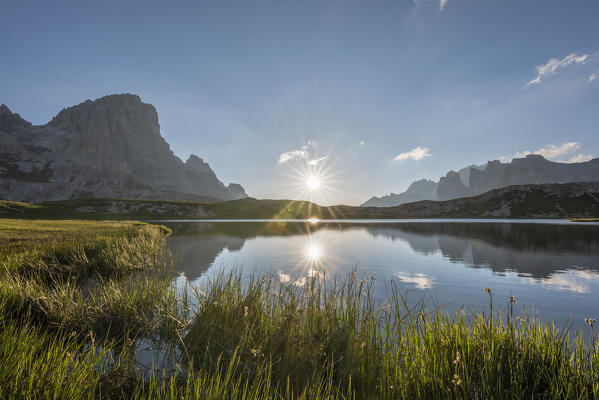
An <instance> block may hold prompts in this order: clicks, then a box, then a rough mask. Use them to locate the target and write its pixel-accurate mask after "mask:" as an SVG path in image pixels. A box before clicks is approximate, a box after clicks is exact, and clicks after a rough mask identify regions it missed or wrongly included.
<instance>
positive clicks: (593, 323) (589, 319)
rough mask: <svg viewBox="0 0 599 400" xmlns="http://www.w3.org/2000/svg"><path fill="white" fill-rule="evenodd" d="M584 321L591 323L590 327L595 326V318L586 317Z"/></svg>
mask: <svg viewBox="0 0 599 400" xmlns="http://www.w3.org/2000/svg"><path fill="white" fill-rule="evenodd" d="M584 322H586V323H587V324H588V325H589V327H590V328H591V329H593V326H594V325H595V318H591V317H589V318H585V319H584Z"/></svg>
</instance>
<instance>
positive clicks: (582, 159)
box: [566, 154, 594, 163]
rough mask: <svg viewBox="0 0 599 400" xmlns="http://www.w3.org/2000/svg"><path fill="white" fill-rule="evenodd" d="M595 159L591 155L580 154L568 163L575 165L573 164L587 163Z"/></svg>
mask: <svg viewBox="0 0 599 400" xmlns="http://www.w3.org/2000/svg"><path fill="white" fill-rule="evenodd" d="M593 158H594V157H593V156H592V155H590V154H578V155H575V156H574V157H572V158H570V159H569V160H568V161H566V162H567V163H573V162H587V161H591V160H592V159H593Z"/></svg>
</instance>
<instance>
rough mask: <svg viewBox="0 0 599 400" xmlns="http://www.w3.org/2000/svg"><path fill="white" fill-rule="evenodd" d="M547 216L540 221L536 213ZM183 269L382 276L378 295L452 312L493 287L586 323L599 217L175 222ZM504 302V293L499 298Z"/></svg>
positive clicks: (597, 271)
mask: <svg viewBox="0 0 599 400" xmlns="http://www.w3.org/2000/svg"><path fill="white" fill-rule="evenodd" d="M537 222H538V221H537ZM165 225H168V226H169V227H171V228H172V229H173V235H172V236H171V237H170V238H169V246H170V248H171V250H172V251H173V253H174V255H175V259H176V267H177V270H178V271H179V273H180V274H181V275H180V277H179V278H178V279H183V278H185V279H186V280H187V281H189V282H190V283H191V284H192V285H197V284H201V282H202V281H203V280H204V279H205V277H208V276H210V274H211V272H210V271H214V272H215V273H217V272H219V271H222V270H230V269H231V268H235V267H236V268H239V269H240V270H241V271H242V272H243V273H253V272H258V273H272V274H274V275H275V276H278V278H279V279H280V280H281V281H283V282H289V283H292V284H295V285H298V286H301V285H304V284H305V282H306V281H307V279H308V278H309V277H310V276H314V274H316V273H318V271H320V270H322V269H325V270H326V271H327V274H328V276H329V277H330V276H336V277H338V278H340V279H343V278H345V277H347V276H348V274H349V273H351V272H352V271H353V269H356V270H357V272H358V275H359V276H361V277H363V276H373V275H376V281H374V282H373V293H374V295H375V297H377V298H379V299H383V298H384V297H385V296H386V293H387V291H388V289H389V284H390V283H391V284H393V285H395V286H396V287H397V288H398V289H399V290H400V291H401V292H403V293H407V294H408V297H409V299H408V301H409V302H411V303H412V304H414V303H415V302H417V301H419V300H420V299H423V298H424V299H432V301H434V302H435V303H438V304H439V305H441V306H442V307H443V309H444V310H446V311H452V310H455V309H457V308H458V307H460V306H464V307H466V308H467V309H469V308H474V309H477V310H481V309H483V308H484V307H486V305H487V301H488V298H487V296H486V294H485V293H484V291H483V290H482V289H483V288H484V287H490V288H492V290H493V292H494V294H495V297H494V298H495V299H497V300H496V301H497V302H498V303H497V304H499V305H500V307H501V304H503V300H505V299H509V296H510V294H514V295H515V296H516V298H517V299H518V306H519V307H526V309H527V310H529V311H530V310H531V309H532V308H533V307H534V310H535V312H537V313H538V314H539V316H541V317H542V318H551V319H554V320H556V322H558V323H560V324H562V325H563V324H565V323H566V321H568V320H569V319H570V318H571V319H572V321H574V326H575V327H577V328H583V327H584V324H583V321H584V318H586V317H588V316H589V315H594V314H595V316H596V312H597V309H596V300H595V297H596V293H598V292H599V225H598V224H575V223H564V222H563V221H555V223H532V222H531V223H528V222H526V221H513V222H509V221H502V222H493V221H487V222H473V221H462V222H460V221H447V220H436V221H421V222H413V221H398V222H388V221H386V222H384V223H379V222H377V221H372V222H368V223H367V222H356V223H353V222H352V223H348V222H318V223H306V222H283V221H270V222H214V221H211V222H210V221H204V222H171V223H166V224H165ZM494 301H495V300H494Z"/></svg>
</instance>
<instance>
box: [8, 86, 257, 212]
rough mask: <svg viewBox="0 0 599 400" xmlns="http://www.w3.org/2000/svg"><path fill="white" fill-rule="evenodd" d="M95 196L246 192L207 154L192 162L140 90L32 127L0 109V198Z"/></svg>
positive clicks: (200, 197) (192, 196)
mask: <svg viewBox="0 0 599 400" xmlns="http://www.w3.org/2000/svg"><path fill="white" fill-rule="evenodd" d="M89 197H118V198H137V199H139V198H144V199H166V200H196V201H218V200H233V199H239V198H244V197H247V195H246V194H245V191H244V190H243V188H242V187H241V186H239V185H237V184H231V185H229V186H225V185H224V184H223V183H222V182H221V181H219V180H218V178H217V177H216V175H215V173H214V171H212V169H211V168H210V166H209V165H208V164H207V163H205V162H204V161H203V160H202V159H201V158H199V157H197V156H195V155H192V156H190V157H189V159H188V160H187V162H186V163H183V162H182V161H181V160H180V159H179V158H178V157H176V156H175V155H174V154H173V152H172V151H171V149H170V146H169V145H168V143H167V142H166V141H165V140H164V138H163V137H162V136H161V134H160V125H159V123H158V114H157V112H156V109H155V108H154V107H153V106H152V105H151V104H145V103H143V102H142V101H141V99H140V98H139V97H138V96H135V95H130V94H121V95H111V96H106V97H102V98H100V99H97V100H94V101H91V100H87V101H85V102H83V103H81V104H79V105H76V106H74V107H69V108H66V109H63V110H62V111H61V112H60V113H58V115H56V116H55V117H54V118H53V119H52V120H51V121H50V122H49V123H48V124H47V125H42V126H32V125H31V124H30V123H28V122H27V121H24V120H23V119H22V118H21V117H20V116H19V115H18V114H13V113H12V112H10V110H9V109H8V107H6V106H5V105H3V106H1V107H0V198H2V199H5V200H16V201H29V202H42V201H48V200H63V199H71V198H89Z"/></svg>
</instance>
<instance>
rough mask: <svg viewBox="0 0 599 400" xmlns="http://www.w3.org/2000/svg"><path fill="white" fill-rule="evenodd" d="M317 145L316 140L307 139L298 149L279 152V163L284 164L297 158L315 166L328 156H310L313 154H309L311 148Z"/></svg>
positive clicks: (311, 150)
mask: <svg viewBox="0 0 599 400" xmlns="http://www.w3.org/2000/svg"><path fill="white" fill-rule="evenodd" d="M317 146H318V142H317V141H316V140H308V143H307V144H306V145H304V146H302V147H301V148H300V149H297V150H291V151H286V152H284V153H281V155H279V164H285V163H286V162H288V161H291V160H294V159H299V160H306V162H307V163H308V165H311V166H316V165H318V164H320V163H321V162H323V161H324V160H326V159H327V158H329V157H328V156H324V157H317V158H312V157H314V156H312V155H310V153H311V152H313V149H315V148H316V147H317Z"/></svg>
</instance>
